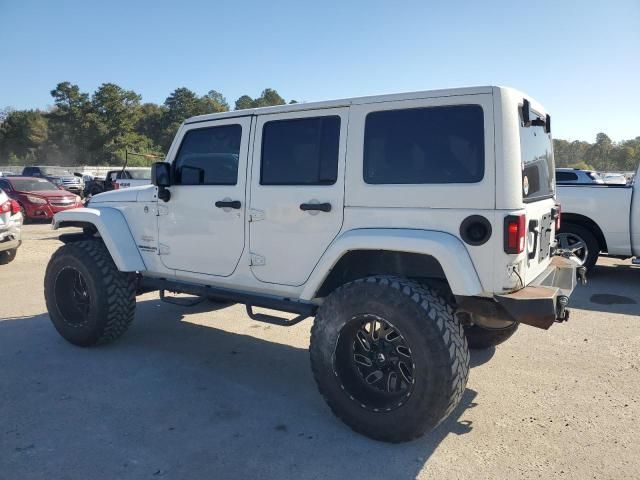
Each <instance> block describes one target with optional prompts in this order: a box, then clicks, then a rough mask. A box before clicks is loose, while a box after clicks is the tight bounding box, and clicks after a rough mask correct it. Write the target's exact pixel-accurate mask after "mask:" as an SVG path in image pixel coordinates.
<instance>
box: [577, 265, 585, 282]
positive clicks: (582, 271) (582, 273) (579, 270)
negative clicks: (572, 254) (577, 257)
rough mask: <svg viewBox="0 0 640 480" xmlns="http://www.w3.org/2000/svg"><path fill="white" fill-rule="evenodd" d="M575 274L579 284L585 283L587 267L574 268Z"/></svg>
mask: <svg viewBox="0 0 640 480" xmlns="http://www.w3.org/2000/svg"><path fill="white" fill-rule="evenodd" d="M576 275H577V276H578V280H579V281H580V284H581V285H586V284H587V267H578V268H576Z"/></svg>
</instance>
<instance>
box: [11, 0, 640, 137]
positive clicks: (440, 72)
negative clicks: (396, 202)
mask: <svg viewBox="0 0 640 480" xmlns="http://www.w3.org/2000/svg"><path fill="white" fill-rule="evenodd" d="M639 59H640V0H610V1H593V0H584V1H571V0H564V1H549V0H535V1H529V2H526V3H525V2H520V1H513V0H511V1H495V2H492V1H487V2H479V1H465V2H463V1H437V2H436V1H427V0H423V1H398V2H392V1H374V0H369V1H347V0H343V1H335V2H334V1H329V0H316V1H313V2H305V1H303V0H299V1H269V2H267V1H262V2H260V1H189V0H183V1H171V2H166V1H163V0H155V1H136V0H128V1H120V0H112V1H105V2H97V1H60V2H54V1H30V0H0V62H1V63H0V65H1V66H2V67H1V69H0V108H2V107H6V106H11V107H14V108H46V107H47V106H48V105H50V104H51V103H52V100H51V97H50V95H49V91H50V90H51V89H52V88H53V87H54V86H55V85H56V84H57V83H58V82H61V81H65V80H68V81H70V82H72V83H76V84H78V85H79V86H80V88H81V89H82V90H84V91H88V92H92V91H93V90H94V89H95V88H96V87H97V86H98V85H100V84H101V83H103V82H115V83H117V84H119V85H121V86H123V87H126V88H128V89H133V90H135V91H136V92H138V93H140V94H141V95H142V96H143V101H152V102H158V103H161V102H163V101H164V99H165V98H166V97H167V95H168V94H169V93H170V92H171V91H172V90H173V89H175V88H176V87H181V86H185V87H188V88H191V89H192V90H194V91H196V92H197V93H199V94H204V93H206V92H207V91H208V90H211V89H215V90H218V91H220V92H222V93H223V94H224V95H225V96H226V97H227V100H228V101H229V103H230V104H231V105H233V102H234V101H235V99H236V98H238V97H239V96H240V95H242V94H245V93H246V94H248V95H251V96H258V95H259V94H260V91H261V90H262V89H263V88H265V87H272V88H275V89H276V90H278V92H279V93H280V94H281V95H282V96H283V97H285V98H286V99H291V98H294V99H297V100H302V101H305V100H306V101H312V100H324V99H332V98H341V97H352V96H360V95H369V94H377V93H390V92H401V91H411V90H428V89H433V88H446V87H452V86H466V85H487V84H494V85H495V84H497V85H508V86H513V87H516V88H519V89H521V90H523V91H525V92H527V93H528V94H530V95H531V96H533V97H535V98H536V99H538V100H539V101H540V102H542V103H543V104H544V105H545V107H546V108H547V109H548V110H549V111H550V112H551V113H552V115H553V117H554V123H553V124H554V135H555V137H556V138H566V139H571V140H574V139H582V140H590V141H593V140H594V138H595V135H596V133H597V132H599V131H604V132H605V133H607V134H608V135H609V136H611V137H612V138H613V139H614V140H621V139H625V138H633V137H636V136H638V135H640V61H639Z"/></svg>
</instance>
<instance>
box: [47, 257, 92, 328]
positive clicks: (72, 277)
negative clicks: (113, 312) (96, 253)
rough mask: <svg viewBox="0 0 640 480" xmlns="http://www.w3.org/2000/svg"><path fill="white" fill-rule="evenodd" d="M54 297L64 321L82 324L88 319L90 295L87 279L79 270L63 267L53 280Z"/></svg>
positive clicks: (74, 324)
mask: <svg viewBox="0 0 640 480" xmlns="http://www.w3.org/2000/svg"><path fill="white" fill-rule="evenodd" d="M54 289H55V296H56V297H55V298H56V304H57V306H58V310H59V311H60V313H61V314H62V318H63V319H64V321H65V323H67V324H69V325H72V326H76V327H79V326H82V325H84V324H86V323H87V322H88V321H89V314H90V313H91V295H90V294H89V287H88V285H87V280H86V278H85V277H84V275H82V273H81V272H80V271H79V270H76V269H75V268H72V267H65V268H64V269H62V270H61V271H60V273H58V276H57V277H56V281H55V287H54Z"/></svg>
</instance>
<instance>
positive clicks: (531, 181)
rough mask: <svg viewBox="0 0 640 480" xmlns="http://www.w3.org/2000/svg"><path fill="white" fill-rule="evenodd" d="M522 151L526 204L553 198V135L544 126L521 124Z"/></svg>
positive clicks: (523, 194) (523, 190)
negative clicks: (546, 131)
mask: <svg viewBox="0 0 640 480" xmlns="http://www.w3.org/2000/svg"><path fill="white" fill-rule="evenodd" d="M532 113H534V112H532ZM534 115H535V113H534ZM520 151H521V154H522V197H523V198H524V200H525V202H532V201H535V200H540V199H542V198H548V197H551V196H553V194H554V192H555V190H554V183H555V166H554V161H553V144H552V141H551V134H550V133H545V131H544V126H533V125H532V126H530V127H525V126H523V124H522V122H521V123H520Z"/></svg>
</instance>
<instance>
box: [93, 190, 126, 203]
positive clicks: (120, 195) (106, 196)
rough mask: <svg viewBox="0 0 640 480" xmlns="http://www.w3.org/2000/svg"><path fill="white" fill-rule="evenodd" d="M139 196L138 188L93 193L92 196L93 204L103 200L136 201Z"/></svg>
mask: <svg viewBox="0 0 640 480" xmlns="http://www.w3.org/2000/svg"><path fill="white" fill-rule="evenodd" d="M137 198H138V192H137V189H135V188H123V189H121V190H111V191H109V192H102V193H98V194H97V195H93V196H92V197H91V204H92V205H93V204H94V203H103V202H135V201H136V200H137Z"/></svg>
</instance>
